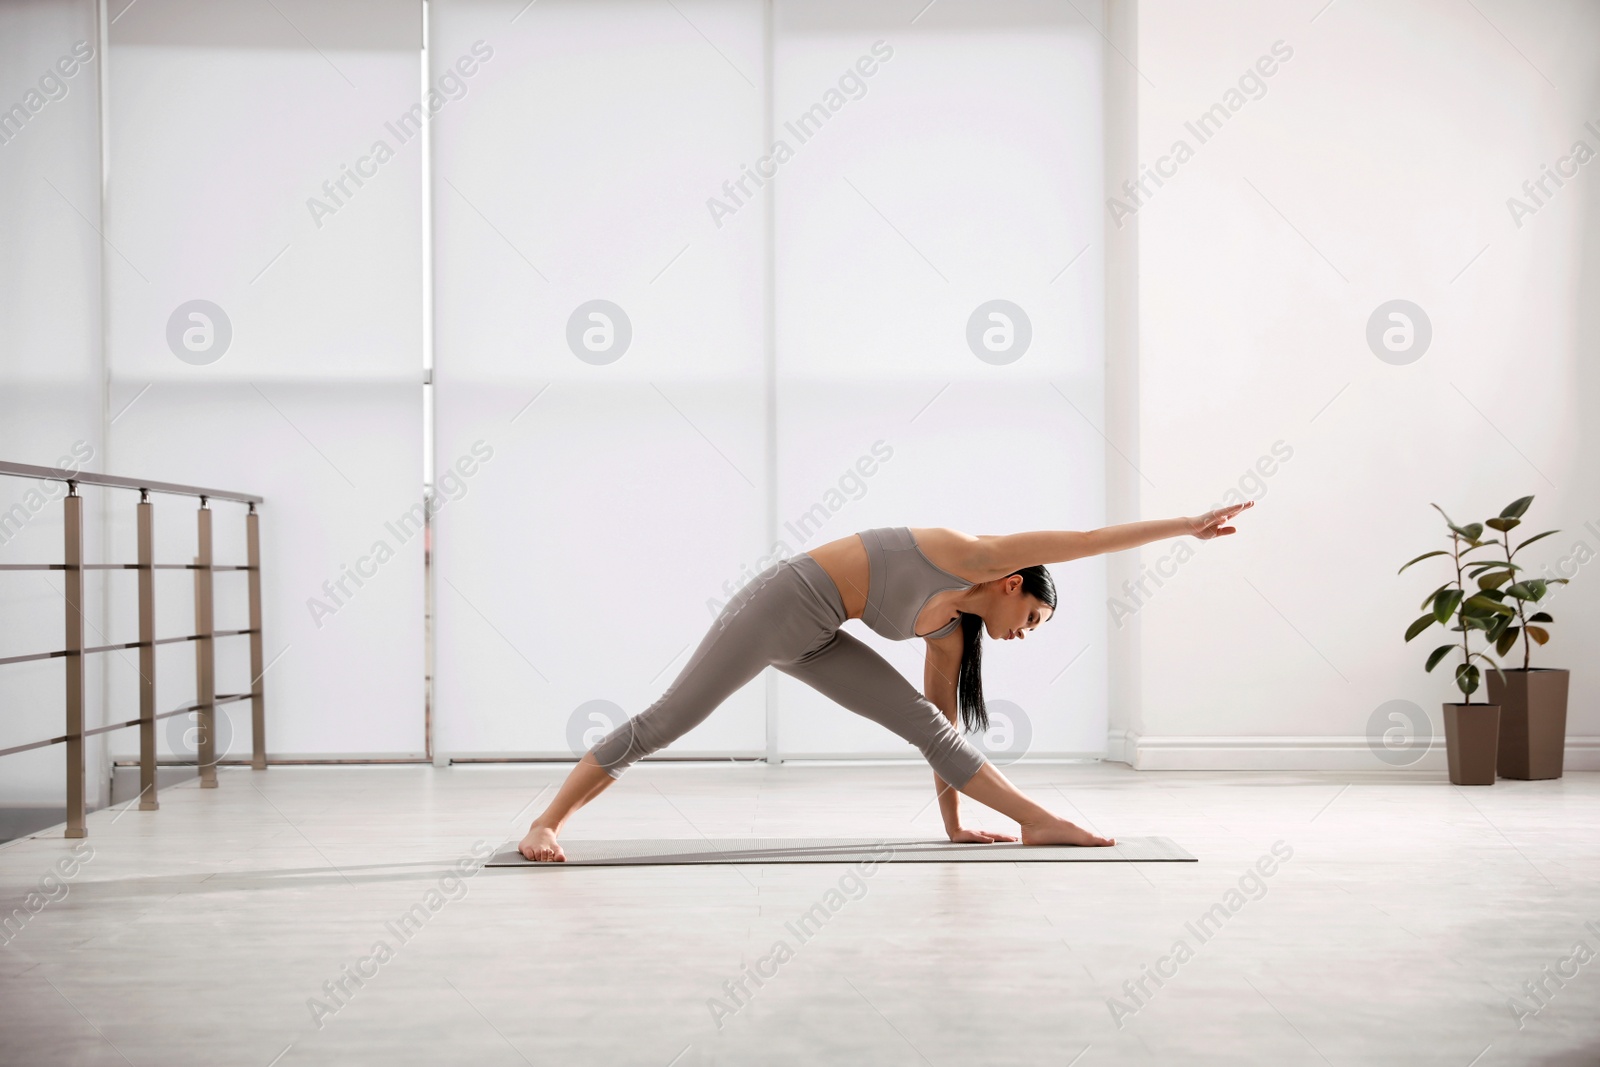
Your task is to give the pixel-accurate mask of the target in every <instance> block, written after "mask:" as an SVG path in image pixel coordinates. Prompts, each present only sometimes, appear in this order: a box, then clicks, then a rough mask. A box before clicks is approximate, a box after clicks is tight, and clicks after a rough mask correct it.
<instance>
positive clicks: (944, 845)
mask: <svg viewBox="0 0 1600 1067" xmlns="http://www.w3.org/2000/svg"><path fill="white" fill-rule="evenodd" d="M561 848H562V850H563V851H564V852H566V854H567V859H566V862H565V863H534V862H531V861H529V860H525V859H523V858H522V854H521V853H519V852H518V851H517V849H516V846H515V845H513V846H511V847H510V848H507V849H503V850H501V851H500V852H497V853H496V854H495V857H494V859H492V860H490V861H489V863H488V866H490V867H574V866H577V867H627V866H651V865H658V864H685V863H862V862H867V863H870V862H874V861H875V862H878V863H883V862H889V863H984V862H989V863H994V862H1006V863H1052V862H1064V861H1065V862H1077V863H1084V862H1088V863H1160V862H1179V863H1184V862H1187V863H1196V862H1198V859H1197V858H1196V857H1194V856H1191V855H1190V854H1189V853H1188V852H1186V851H1184V850H1183V849H1182V848H1181V847H1179V846H1178V845H1177V844H1175V843H1173V842H1172V841H1171V840H1169V839H1167V838H1165V837H1124V838H1122V839H1121V840H1119V841H1118V842H1117V843H1116V844H1115V845H1107V846H1100V847H1078V846H1074V845H1022V844H1014V843H1011V842H1005V841H1001V842H993V843H990V844H987V845H957V844H952V843H951V842H949V841H930V840H928V839H926V838H917V839H898V840H897V839H891V838H870V837H847V838H839V837H791V838H719V839H713V840H708V839H706V838H703V837H701V838H675V839H667V840H662V839H645V840H626V841H623V840H614V841H593V840H584V839H582V838H574V839H573V840H571V841H563V842H561Z"/></svg>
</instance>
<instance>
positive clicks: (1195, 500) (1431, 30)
mask: <svg viewBox="0 0 1600 1067" xmlns="http://www.w3.org/2000/svg"><path fill="white" fill-rule="evenodd" d="M1322 6H1323V5H1321V4H1319V3H1308V4H1296V5H1293V6H1287V5H1283V4H1280V3H1267V2H1258V3H1227V4H1206V5H1193V4H1186V3H1179V2H1173V0H1141V2H1140V4H1139V6H1138V33H1139V42H1138V52H1137V60H1136V62H1137V64H1138V67H1139V70H1140V71H1142V72H1143V73H1142V76H1141V77H1140V79H1139V82H1138V92H1139V108H1138V125H1139V150H1138V155H1139V159H1140V161H1141V163H1143V164H1146V165H1149V164H1154V163H1155V162H1156V161H1157V160H1158V158H1159V157H1161V156H1162V155H1164V154H1167V153H1168V152H1169V151H1171V149H1172V146H1173V144H1174V142H1175V141H1176V140H1179V139H1183V140H1186V141H1188V142H1189V144H1190V145H1191V147H1194V148H1195V152H1194V156H1193V158H1192V159H1189V160H1188V161H1187V162H1185V163H1183V164H1182V165H1181V166H1179V167H1177V173H1176V176H1175V177H1173V178H1170V179H1169V180H1167V181H1166V183H1165V185H1163V186H1161V187H1160V188H1155V187H1154V186H1152V187H1151V188H1152V191H1153V195H1151V196H1148V197H1147V198H1145V199H1144V202H1143V206H1141V207H1139V208H1138V210H1137V213H1136V215H1135V216H1134V219H1133V222H1134V223H1136V225H1137V232H1138V234H1139V250H1138V260H1139V277H1138V294H1137V301H1138V307H1139V315H1138V332H1139V337H1140V376H1139V382H1138V390H1139V397H1140V410H1139V424H1140V434H1139V439H1138V442H1137V450H1138V455H1139V456H1140V457H1141V458H1140V467H1141V469H1142V471H1143V473H1144V475H1146V476H1147V477H1148V480H1149V481H1148V483H1147V484H1141V486H1140V489H1141V492H1142V511H1143V514H1144V516H1146V517H1158V516H1169V515H1176V514H1194V513H1198V512H1199V511H1201V510H1203V509H1205V508H1207V507H1210V506H1212V505H1213V504H1215V503H1217V502H1220V501H1221V500H1222V499H1224V496H1225V494H1226V493H1227V492H1228V491H1229V490H1230V489H1234V488H1238V487H1239V486H1240V485H1241V482H1242V483H1243V489H1242V492H1241V495H1243V496H1248V497H1253V498H1255V499H1257V500H1258V504H1257V506H1256V507H1255V509H1254V510H1253V511H1252V512H1251V513H1249V514H1247V515H1245V516H1244V518H1243V520H1242V521H1241V523H1240V533H1239V535H1238V536H1237V537H1236V538H1233V539H1230V540H1225V541H1218V542H1214V543H1211V544H1205V545H1200V546H1198V547H1199V552H1198V554H1197V555H1196V556H1195V558H1193V559H1191V560H1189V561H1187V562H1184V563H1182V564H1181V565H1179V564H1176V563H1169V565H1168V569H1169V570H1171V569H1174V567H1175V569H1176V571H1177V573H1176V576H1175V577H1172V578H1171V579H1170V580H1166V582H1165V584H1164V585H1162V586H1160V587H1159V588H1156V587H1155V586H1154V585H1153V584H1152V585H1151V586H1150V587H1149V588H1150V589H1151V591H1152V593H1153V595H1151V596H1149V597H1148V598H1146V599H1145V603H1144V605H1143V606H1142V607H1141V608H1140V609H1139V611H1138V616H1137V618H1138V622H1139V623H1140V624H1141V626H1142V631H1143V646H1142V661H1143V666H1142V670H1141V673H1140V675H1139V677H1138V679H1137V684H1138V686H1139V687H1141V688H1142V693H1143V697H1142V701H1141V702H1140V704H1139V706H1138V707H1137V709H1136V712H1135V714H1134V715H1132V716H1131V717H1130V719H1131V721H1129V722H1128V723H1127V727H1128V729H1129V730H1130V731H1131V732H1132V733H1133V734H1135V735H1137V741H1136V750H1134V751H1132V752H1131V753H1130V758H1131V759H1132V760H1133V761H1134V762H1135V764H1136V765H1137V766H1142V767H1199V766H1204V767H1239V766H1277V767H1311V766H1341V767H1371V768H1375V769H1378V768H1381V767H1382V764H1380V763H1379V762H1378V761H1377V760H1376V759H1374V758H1373V756H1372V755H1371V753H1370V752H1369V751H1368V749H1367V745H1366V735H1367V731H1368V727H1369V721H1370V719H1371V717H1372V715H1373V713H1374V711H1375V710H1376V709H1377V708H1378V707H1379V706H1380V705H1382V704H1383V703H1385V702H1386V701H1389V700H1392V699H1405V700H1410V701H1413V702H1415V703H1416V704H1418V705H1420V706H1421V707H1422V708H1424V709H1426V711H1427V713H1428V715H1429V716H1430V718H1431V723H1432V729H1433V731H1434V732H1435V734H1436V735H1437V736H1438V737H1440V738H1441V739H1442V734H1443V730H1442V722H1441V712H1440V707H1439V706H1440V703H1441V702H1443V701H1447V700H1457V699H1460V697H1459V694H1458V693H1456V691H1455V690H1454V689H1453V687H1452V686H1451V685H1450V682H1449V680H1448V676H1447V675H1446V674H1445V672H1444V670H1443V669H1441V670H1440V671H1438V672H1436V673H1435V674H1433V675H1428V674H1425V673H1424V672H1423V670H1422V661H1423V660H1424V659H1425V657H1426V655H1427V652H1428V650H1429V649H1431V648H1432V647H1433V645H1434V644H1437V643H1441V642H1437V641H1433V640H1431V638H1432V637H1434V636H1437V635H1438V634H1441V633H1442V632H1443V631H1435V632H1434V634H1430V635H1429V639H1424V638H1418V639H1417V640H1416V641H1415V642H1413V643H1412V644H1409V645H1407V644H1405V643H1404V642H1403V640H1402V636H1403V632H1404V630H1405V628H1406V626H1407V624H1408V623H1409V622H1410V621H1411V620H1412V619H1413V618H1414V617H1415V616H1416V615H1417V614H1418V612H1417V602H1418V601H1419V600H1420V599H1421V598H1422V596H1423V594H1425V593H1427V592H1428V591H1430V590H1431V589H1433V588H1434V586H1436V585H1438V584H1439V583H1440V582H1442V581H1444V580H1445V578H1444V575H1443V574H1438V573H1436V572H1435V570H1429V569H1427V568H1426V565H1419V567H1417V568H1414V569H1413V570H1412V571H1408V572H1407V573H1406V574H1405V575H1402V576H1398V577H1397V576H1396V574H1395V572H1396V571H1397V570H1398V568H1399V567H1400V565H1401V564H1402V563H1404V562H1405V561H1406V560H1408V559H1410V558H1412V557H1413V556H1416V555H1418V554H1420V553H1422V552H1424V551H1427V550H1429V549H1432V548H1435V547H1445V544H1444V541H1443V539H1442V538H1441V536H1440V535H1441V534H1442V533H1444V528H1443V526H1442V523H1441V520H1440V518H1439V516H1438V513H1437V512H1435V511H1434V510H1433V509H1432V508H1431V507H1430V506H1429V504H1430V503H1433V502H1437V503H1438V504H1439V505H1441V506H1442V507H1444V508H1445V509H1446V510H1447V511H1449V512H1450V514H1451V515H1452V516H1454V517H1455V518H1457V519H1458V520H1459V521H1467V520H1471V519H1481V518H1485V517H1487V516H1489V515H1493V514H1496V513H1498V512H1499V510H1500V509H1501V508H1502V507H1503V506H1504V505H1505V504H1507V503H1509V502H1510V501H1512V500H1513V499H1515V498H1517V497H1520V496H1523V495H1526V494H1535V495H1536V500H1535V502H1534V505H1533V508H1532V510H1531V511H1530V513H1529V516H1528V522H1529V525H1528V526H1527V527H1525V528H1524V530H1523V532H1524V533H1531V532H1534V531H1538V530H1544V529H1549V528H1560V529H1562V530H1563V531H1564V532H1563V533H1562V534H1561V535H1560V536H1558V537H1553V538H1550V539H1548V540H1547V541H1545V542H1543V543H1542V544H1541V545H1536V546H1534V547H1533V548H1530V549H1529V550H1528V555H1529V558H1530V559H1531V561H1532V562H1534V563H1536V564H1538V565H1539V566H1543V565H1545V564H1547V563H1548V564H1555V563H1557V561H1559V560H1560V559H1562V558H1563V557H1568V556H1571V555H1572V554H1573V552H1574V550H1575V549H1580V548H1581V549H1582V550H1583V551H1586V552H1587V553H1588V554H1589V555H1590V556H1592V555H1593V553H1594V552H1595V551H1596V550H1597V549H1600V493H1597V489H1600V484H1597V479H1600V472H1597V470H1596V466H1595V464H1594V463H1593V462H1592V460H1593V457H1594V456H1595V455H1596V454H1600V449H1597V442H1596V440H1595V433H1596V430H1595V428H1594V426H1595V423H1594V419H1593V418H1592V417H1591V416H1590V412H1591V411H1592V409H1593V408H1594V406H1595V404H1596V403H1597V402H1600V378H1597V375H1596V371H1595V368H1596V361H1595V353H1594V344H1593V336H1594V326H1595V314H1596V312H1595V310H1594V309H1595V308H1596V306H1597V305H1600V282H1597V277H1596V271H1595V266H1594V264H1595V263H1596V252H1597V250H1600V211H1597V208H1600V163H1593V162H1591V163H1589V164H1587V165H1586V166H1584V167H1582V168H1580V169H1579V172H1578V174H1577V176H1576V177H1575V178H1572V179H1571V180H1570V181H1568V182H1567V184H1566V185H1565V186H1564V187H1563V188H1561V189H1559V190H1558V191H1556V193H1555V195H1554V196H1553V197H1552V198H1550V200H1549V201H1548V203H1547V205H1546V206H1544V207H1543V208H1541V209H1539V210H1538V212H1537V214H1536V215H1533V216H1531V217H1526V218H1524V219H1523V220H1522V224H1521V226H1520V227H1519V226H1518V225H1516V224H1515V223H1514V221H1513V219H1512V216H1511V213H1510V211H1509V210H1508V208H1507V203H1506V202H1507V198H1508V197H1512V196H1517V195H1520V194H1521V186H1522V183H1523V182H1524V180H1526V179H1529V178H1536V177H1538V176H1539V173H1540V168H1541V166H1542V165H1544V164H1551V165H1554V164H1555V163H1556V161H1557V160H1558V158H1560V157H1563V156H1566V155H1567V154H1568V152H1569V151H1570V150H1571V147H1572V145H1573V143H1574V142H1575V141H1578V140H1582V141H1584V142H1586V143H1587V144H1588V146H1589V148H1590V149H1591V150H1600V136H1597V134H1596V132H1595V131H1594V130H1593V129H1586V128H1585V125H1584V124H1585V122H1586V121H1593V122H1595V124H1596V126H1600V111H1597V110H1596V109H1595V103H1594V102H1595V100H1596V99H1597V96H1596V88H1597V84H1600V55H1597V53H1596V52H1595V50H1594V48H1593V42H1594V41H1595V40H1596V39H1597V35H1600V7H1597V5H1596V4H1594V3H1592V2H1576V0H1574V2H1566V3H1552V4H1535V3H1512V2H1507V0H1494V2H1488V3H1480V4H1478V5H1476V6H1477V7H1478V8H1479V9H1480V11H1481V15H1480V14H1479V13H1475V12H1474V11H1473V10H1471V9H1469V8H1465V7H1462V6H1461V5H1458V4H1454V3H1444V2H1442V0H1440V2H1433V0H1418V2H1412V3H1405V4H1360V3H1336V4H1333V5H1331V6H1328V7H1327V8H1326V9H1325V10H1322V11H1321V12H1320V13H1319V10H1318V9H1319V8H1321V7H1322ZM1278 41H1282V42H1283V46H1282V47H1287V48H1288V49H1292V51H1293V55H1292V58H1289V59H1288V60H1286V61H1283V62H1281V63H1280V64H1279V65H1278V67H1277V69H1276V72H1275V73H1274V74H1273V75H1272V76H1271V77H1270V78H1267V79H1263V83H1264V85H1265V86H1266V89H1265V92H1264V95H1260V98H1259V99H1248V100H1241V103H1242V106H1240V107H1239V108H1238V110H1237V111H1236V113H1232V114H1231V116H1230V117H1229V118H1227V120H1226V123H1225V125H1224V126H1223V127H1222V129H1221V130H1220V131H1219V132H1217V133H1216V134H1215V136H1214V137H1213V138H1212V139H1211V140H1209V141H1207V142H1206V143H1204V144H1200V143H1198V139H1197V138H1196V137H1195V136H1194V135H1193V134H1192V133H1191V132H1190V131H1189V130H1188V129H1187V128H1186V127H1185V122H1186V121H1194V120H1195V119H1196V118H1197V116H1199V115H1200V114H1201V113H1202V112H1204V111H1205V110H1206V109H1207V108H1208V107H1210V106H1211V105H1212V104H1214V103H1217V102H1219V101H1222V100H1223V99H1224V94H1225V93H1227V91H1228V90H1229V89H1230V88H1233V87H1236V86H1237V84H1238V81H1239V78H1240V76H1241V74H1242V73H1243V72H1245V71H1246V70H1247V69H1248V68H1250V67H1251V66H1252V64H1254V63H1255V62H1256V61H1257V59H1258V57H1261V56H1265V55H1270V54H1271V49H1272V48H1273V46H1274V43H1275V42H1278ZM1167 169H1169V170H1171V169H1172V167H1171V166H1170V165H1169V166H1168V168H1167ZM1125 177H1129V178H1132V177H1134V175H1132V174H1128V175H1125ZM1107 217H1108V218H1110V210H1109V209H1108V216H1107ZM1396 298H1403V299H1406V300H1410V301H1413V302H1415V303H1416V304H1418V305H1420V306H1421V307H1422V308H1423V309H1424V310H1425V312H1426V314H1427V316H1428V317H1429V319H1430V320H1431V322H1432V328H1433V338H1432V342H1431V347H1430V348H1429V349H1428V350H1427V351H1426V353H1425V354H1424V355H1423V357H1422V358H1421V359H1419V360H1417V361H1416V362H1413V363H1410V364H1409V365H1403V366H1397V365H1391V364H1389V363H1386V362H1383V361H1380V360H1379V359H1378V358H1376V356H1375V355H1374V353H1373V352H1372V350H1370V349H1369V347H1368V345H1367V342H1366V338H1365V334H1366V327H1367V321H1368V318H1369V316H1370V315H1371V314H1372V313H1373V311H1374V310H1375V309H1376V308H1377V307H1378V306H1379V305H1380V304H1382V303H1384V302H1385V301H1388V300H1391V299H1396ZM1279 441H1281V442H1283V447H1284V448H1287V449H1292V450H1293V455H1292V458H1290V459H1288V460H1287V461H1286V462H1279V463H1276V464H1274V463H1272V462H1270V461H1269V462H1267V463H1265V464H1264V467H1266V468H1267V469H1271V470H1273V473H1272V474H1271V475H1270V476H1268V477H1264V478H1262V479H1260V484H1259V485H1258V484H1257V483H1256V482H1254V481H1251V480H1250V479H1249V478H1248V477H1247V472H1248V471H1249V470H1250V469H1251V468H1252V467H1253V466H1254V465H1255V464H1256V463H1257V462H1258V460H1260V458H1261V457H1270V456H1271V453H1272V449H1273V446H1274V444H1275V443H1276V442H1279ZM1586 524H1589V525H1588V526H1586ZM1174 549H1175V545H1152V546H1148V547H1147V548H1146V549H1145V550H1144V551H1143V552H1142V554H1141V558H1142V561H1143V563H1144V564H1145V565H1146V566H1154V565H1155V564H1156V563H1157V562H1158V561H1159V560H1161V559H1162V558H1163V557H1169V556H1171V555H1172V554H1173V552H1174ZM1520 558H1522V557H1519V559H1520ZM1570 569H1571V565H1570V564H1569V572H1570ZM1595 577H1596V576H1595V574H1594V572H1593V571H1592V568H1584V569H1583V570H1582V571H1581V572H1580V573H1579V574H1578V576H1577V579H1576V581H1575V582H1574V584H1573V585H1572V586H1570V587H1568V588H1567V590H1565V591H1562V592H1558V593H1557V595H1556V598H1555V600H1554V602H1553V611H1554V614H1555V615H1556V617H1557V620H1558V621H1557V624H1556V625H1555V627H1554V628H1553V632H1554V634H1555V637H1554V640H1553V641H1552V643H1551V644H1550V645H1549V646H1548V647H1546V648H1544V649H1542V650H1539V649H1536V651H1535V658H1534V664H1535V666H1539V665H1543V666H1565V667H1569V668H1572V669H1573V670H1574V674H1573V691H1572V699H1571V711H1570V716H1569V720H1568V734H1569V738H1571V739H1572V740H1573V743H1572V745H1571V746H1570V747H1569V757H1568V759H1569V762H1568V765H1569V766H1600V763H1597V762H1596V757H1595V754H1594V753H1595V747H1594V746H1595V742H1596V738H1597V735H1600V710H1597V709H1596V706H1595V704H1596V699H1595V698H1596V696H1597V689H1596V686H1597V682H1596V679H1595V678H1594V676H1593V675H1592V674H1590V673H1588V672H1585V671H1584V670H1583V669H1582V668H1583V663H1582V660H1581V655H1582V650H1583V649H1585V648H1588V647H1591V646H1592V645H1594V644H1595V642H1596V641H1597V640H1600V610H1597V608H1596V600H1595V597H1594V594H1593V591H1592V589H1590V588H1588V586H1589V585H1590V583H1592V582H1593V581H1595ZM1517 665H1519V666H1520V658H1519V659H1518V662H1517ZM1479 699H1482V697H1481V694H1480V697H1479ZM1384 725H1387V723H1385V724H1384ZM1417 766H1418V767H1422V768H1437V767H1442V766H1443V751H1442V748H1441V749H1440V750H1439V751H1436V752H1433V753H1431V754H1430V755H1429V756H1427V757H1425V758H1424V760H1423V761H1422V762H1420V763H1418V764H1417Z"/></svg>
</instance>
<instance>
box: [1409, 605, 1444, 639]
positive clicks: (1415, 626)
mask: <svg viewBox="0 0 1600 1067" xmlns="http://www.w3.org/2000/svg"><path fill="white" fill-rule="evenodd" d="M1438 621H1439V620H1438V619H1436V618H1434V617H1433V614H1432V613H1431V612H1430V613H1429V614H1427V615H1424V616H1422V618H1420V619H1418V620H1417V621H1416V622H1414V623H1412V624H1411V626H1410V627H1409V628H1408V629H1407V630H1406V640H1407V641H1410V640H1411V639H1412V638H1413V637H1415V636H1417V635H1418V634H1420V633H1421V632H1422V631H1424V630H1426V629H1427V628H1428V627H1430V626H1432V625H1433V624H1434V623H1436V622H1438Z"/></svg>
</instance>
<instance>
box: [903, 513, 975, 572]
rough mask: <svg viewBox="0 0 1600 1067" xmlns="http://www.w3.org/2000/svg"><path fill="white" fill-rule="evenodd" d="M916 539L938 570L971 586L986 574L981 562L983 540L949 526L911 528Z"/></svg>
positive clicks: (909, 528) (918, 545)
mask: <svg viewBox="0 0 1600 1067" xmlns="http://www.w3.org/2000/svg"><path fill="white" fill-rule="evenodd" d="M907 529H908V530H910V531H911V537H912V539H913V540H914V541H915V542H916V543H917V547H918V548H920V549H921V550H922V554H923V555H924V556H927V557H928V560H929V562H931V563H932V564H933V565H934V566H936V567H940V568H942V569H944V570H947V571H949V572H950V573H951V574H953V575H955V576H956V577H958V578H961V579H963V580H965V581H969V582H978V581H981V580H982V579H981V578H978V577H975V575H978V574H979V573H980V572H981V571H982V569H983V568H982V565H981V563H980V561H979V551H980V549H979V541H980V539H979V538H978V537H976V536H974V535H972V534H969V533H966V532H964V531H962V530H957V529H953V528H952V527H949V526H910V527H907Z"/></svg>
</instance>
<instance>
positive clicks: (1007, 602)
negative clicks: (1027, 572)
mask: <svg viewBox="0 0 1600 1067" xmlns="http://www.w3.org/2000/svg"><path fill="white" fill-rule="evenodd" d="M1053 614H1055V612H1054V610H1053V609H1052V608H1051V607H1050V606H1049V605H1047V604H1045V602H1044V601H1042V600H1040V599H1039V598H1038V597H1036V596H1034V595H1033V594H1032V593H1024V592H1023V591H1022V575H1020V574H1013V575H1011V576H1009V577H1006V578H1002V579H1000V581H999V582H997V583H996V595H995V606H994V609H993V610H992V611H990V612H989V614H987V615H986V616H984V619H983V622H984V625H985V627H987V629H988V631H989V636H990V637H992V638H994V639H995V640H997V641H1013V640H1015V641H1020V640H1022V639H1023V638H1024V637H1026V636H1027V635H1028V633H1029V631H1031V630H1033V629H1034V628H1035V627H1037V626H1038V625H1039V624H1040V623H1042V622H1044V621H1045V620H1046V619H1048V618H1049V617H1050V616H1051V615H1053Z"/></svg>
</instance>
